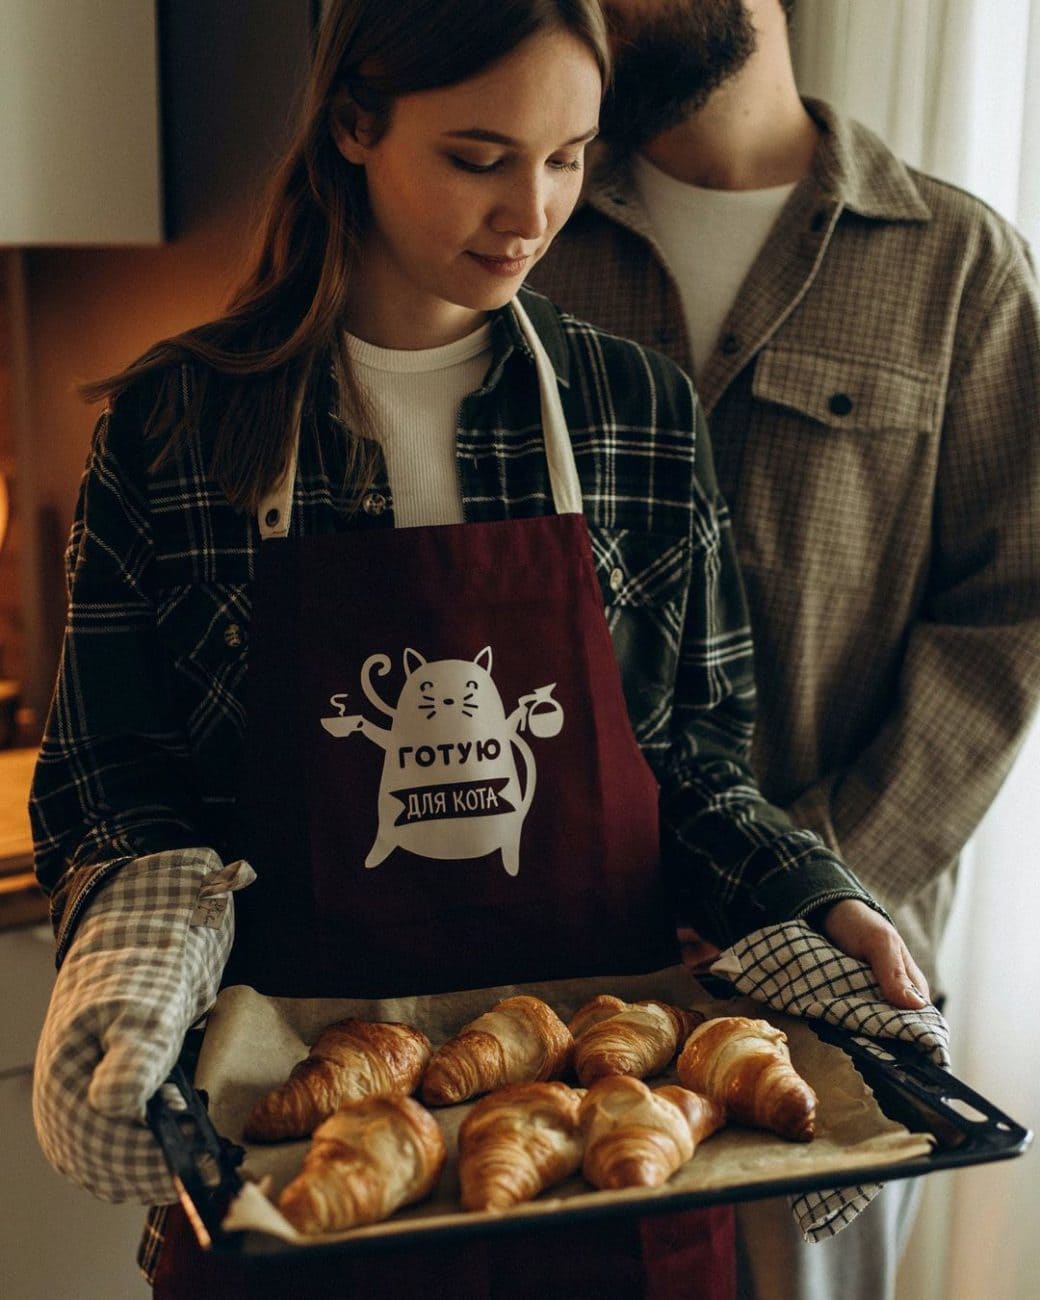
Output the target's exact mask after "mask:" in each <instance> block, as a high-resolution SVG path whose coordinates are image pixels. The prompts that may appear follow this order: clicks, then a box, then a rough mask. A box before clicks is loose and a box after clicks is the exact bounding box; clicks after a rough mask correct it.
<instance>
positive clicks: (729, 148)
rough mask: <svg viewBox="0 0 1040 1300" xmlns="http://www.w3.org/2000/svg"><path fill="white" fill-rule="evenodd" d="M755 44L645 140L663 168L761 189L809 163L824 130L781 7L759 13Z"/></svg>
mask: <svg viewBox="0 0 1040 1300" xmlns="http://www.w3.org/2000/svg"><path fill="white" fill-rule="evenodd" d="M756 29H757V37H758V43H757V48H756V49H755V52H754V53H753V54H752V55H751V57H750V58H749V59H748V61H747V62H746V63H745V64H744V66H743V67H742V68H741V69H740V71H739V72H738V73H737V74H736V76H734V77H733V78H731V80H729V81H727V82H725V83H724V84H723V85H722V86H720V87H719V89H718V90H716V91H715V93H714V94H713V95H712V96H711V98H710V99H709V100H708V102H707V103H706V104H705V105H704V107H703V108H701V109H699V110H698V111H697V112H695V113H692V114H691V115H690V116H689V117H688V118H686V119H685V120H684V121H683V122H680V123H679V124H678V125H677V126H674V127H672V128H671V129H670V130H668V131H663V132H662V133H661V134H660V135H658V136H655V137H654V138H653V139H652V140H650V141H648V142H647V144H645V145H644V146H643V149H642V152H643V154H644V155H645V156H646V157H647V158H648V159H649V160H650V161H651V162H652V163H653V164H654V165H655V166H657V167H659V168H660V169H661V171H663V172H666V173H667V174H668V175H669V176H673V177H674V178H675V179H676V180H679V181H683V182H684V183H685V184H687V185H698V186H700V187H702V188H704V189H713V190H764V189H770V188H772V187H773V186H777V185H788V184H790V183H791V182H792V181H798V180H800V179H801V178H802V177H803V176H804V175H806V173H807V172H808V171H809V170H810V168H811V167H812V160H813V155H814V154H815V152H816V146H817V143H818V142H819V129H818V127H817V126H816V123H815V122H814V121H813V119H812V118H811V117H810V115H809V114H808V113H807V112H806V110H805V106H804V105H803V104H802V101H801V99H800V98H799V95H798V88H797V86H796V84H795V79H794V71H793V69H792V67H791V51H790V45H789V43H788V36H787V23H786V19H785V18H784V15H783V13H782V12H781V10H780V6H779V5H778V4H777V5H772V4H771V5H764V6H762V8H761V10H760V11H759V12H758V13H757V14H756Z"/></svg>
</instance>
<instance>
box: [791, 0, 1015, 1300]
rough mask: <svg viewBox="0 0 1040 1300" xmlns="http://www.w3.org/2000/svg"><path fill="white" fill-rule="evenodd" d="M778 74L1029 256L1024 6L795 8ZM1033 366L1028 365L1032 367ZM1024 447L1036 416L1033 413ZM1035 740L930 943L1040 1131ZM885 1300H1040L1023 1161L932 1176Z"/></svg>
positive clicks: (958, 1037) (842, 0)
mask: <svg viewBox="0 0 1040 1300" xmlns="http://www.w3.org/2000/svg"><path fill="white" fill-rule="evenodd" d="M794 30H795V66H796V70H797V73H798V80H799V85H800V86H801V88H802V89H803V91H804V92H806V93H808V94H812V95H817V96H820V97H821V98H824V99H827V100H830V101H831V102H832V103H834V104H836V105H838V106H840V107H841V108H843V109H844V110H845V111H846V112H848V113H850V114H851V115H852V116H854V117H857V118H859V119H860V120H861V121H863V122H865V123H866V124H867V125H868V126H870V127H872V128H873V129H874V130H875V131H877V133H878V134H879V135H881V136H882V137H883V138H884V139H885V140H886V141H887V143H888V144H889V145H891V146H892V147H893V148H894V149H895V150H896V152H897V153H899V154H900V155H901V156H902V157H903V158H904V159H906V161H907V162H910V163H912V164H913V165H914V166H917V167H920V168H922V169H923V170H925V171H928V172H931V173H932V174H933V175H937V176H940V177H942V178H943V179H944V180H948V181H950V182H952V183H953V184H955V185H959V186H961V187H962V188H963V189H966V190H970V191H971V192H973V193H975V194H977V195H979V196H980V197H981V198H983V199H985V201H986V202H987V203H989V204H990V205H991V206H992V207H994V208H996V209H997V211H999V212H1000V213H1001V214H1002V215H1004V216H1005V217H1007V218H1008V219H1009V220H1011V221H1012V222H1014V223H1015V224H1016V225H1017V226H1018V228H1019V229H1020V230H1022V231H1023V233H1024V234H1025V235H1026V236H1027V238H1028V239H1029V240H1030V242H1031V244H1032V245H1033V248H1034V251H1035V252H1036V253H1038V254H1040V0H798V3H797V5H796V10H795V29H794ZM1037 364H1038V365H1040V358H1037ZM1037 420H1038V430H1037V432H1038V436H1040V412H1038V413H1037ZM1038 790H1040V726H1038V727H1037V728H1035V729H1034V731H1033V733H1032V734H1031V736H1030V738H1029V740H1028V741H1027V743H1026V746H1025V748H1024V750H1023V752H1022V754H1021V756H1020V758H1019V760H1018V762H1017V764H1016V766H1015V769H1014V771H1013V772H1012V775H1011V777H1010V778H1009V779H1008V781H1007V783H1006V785H1005V786H1004V788H1003V790H1002V791H1001V793H1000V795H999V796H998V798H997V800H996V802H995V803H994V805H993V807H992V808H991V810H990V812H989V814H988V815H987V817H986V820H985V821H984V823H983V825H982V826H981V827H980V828H979V830H978V832H977V834H976V835H975V837H974V839H973V841H972V843H971V845H970V847H969V849H968V852H967V853H966V855H965V872H964V877H963V883H962V885H961V887H960V891H959V896H958V901H957V906H956V909H955V915H954V918H953V921H952V923H951V926H950V931H949V934H948V936H947V939H946V942H945V945H944V954H943V955H944V962H943V966H944V970H945V971H947V972H948V974H949V976H950V988H949V994H950V1000H949V1005H948V1014H949V1017H950V1020H951V1023H952V1026H953V1030H954V1070H955V1072H956V1073H957V1074H958V1075H959V1076H960V1077H961V1078H962V1079H964V1080H965V1081H966V1082H968V1083H970V1084H971V1085H972V1086H973V1087H974V1088H975V1089H976V1090H977V1091H978V1092H980V1093H982V1094H983V1096H985V1097H988V1098H989V1099H990V1100H991V1101H992V1102H994V1103H995V1104H997V1105H998V1106H1000V1107H1001V1108H1002V1109H1003V1110H1005V1111H1006V1112H1007V1113H1008V1114H1010V1115H1011V1116H1012V1117H1013V1118H1014V1119H1016V1120H1018V1121H1019V1122H1020V1123H1022V1124H1025V1125H1027V1126H1028V1127H1030V1128H1032V1129H1034V1130H1035V1129H1038V1128H1040V800H1038V799H1037V792H1038ZM924 1181H925V1199H924V1204H923V1207H922V1213H921V1217H920V1219H919V1220H918V1225H917V1228H916V1230H915V1232H914V1235H913V1237H912V1239H911V1245H910V1248H909V1250H908V1253H907V1257H906V1259H905V1260H904V1264H903V1268H902V1270H901V1274H900V1289H899V1300H983V1298H984V1300H1032V1297H1034V1296H1037V1295H1040V1156H1038V1154H1037V1152H1036V1151H1031V1152H1029V1153H1028V1154H1027V1155H1025V1156H1024V1157H1019V1158H1017V1159H1015V1160H1012V1161H1007V1162H1001V1163H996V1164H990V1165H983V1166H978V1167H975V1168H970V1169H965V1170H961V1171H958V1172H956V1173H946V1174H933V1175H930V1176H929V1177H928V1178H926V1179H925V1180H924Z"/></svg>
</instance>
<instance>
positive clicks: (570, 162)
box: [336, 31, 602, 348]
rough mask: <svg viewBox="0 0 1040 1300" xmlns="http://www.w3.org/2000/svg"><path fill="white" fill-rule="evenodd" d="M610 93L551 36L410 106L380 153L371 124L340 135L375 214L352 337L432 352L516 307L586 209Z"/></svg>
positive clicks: (567, 38)
mask: <svg viewBox="0 0 1040 1300" xmlns="http://www.w3.org/2000/svg"><path fill="white" fill-rule="evenodd" d="M601 90H602V86H601V79H600V73H599V67H598V65H597V63H596V60H595V58H594V56H593V54H592V53H591V51H590V50H589V49H588V47H587V46H586V45H585V44H584V43H583V42H582V41H580V40H579V39H578V38H577V37H575V36H573V35H571V34H570V33H569V32H564V31H556V32H548V33H543V34H539V35H536V36H533V37H531V38H530V39H529V40H527V41H525V42H524V43H523V44H522V45H520V46H518V47H517V48H516V49H515V50H513V51H512V52H511V53H510V54H508V55H507V56H506V57H505V58H503V59H501V60H500V61H499V62H498V63H496V64H494V65H493V66H492V67H491V68H489V69H487V70H486V71H484V72H481V73H480V74H478V75H477V76H475V77H472V78H470V80H468V81H464V82H460V83H459V84H457V85H454V86H448V87H445V88H443V89H439V90H428V91H422V92H419V93H417V94H413V95H404V96H402V97H401V98H400V99H398V100H396V101H395V103H394V107H393V113H392V115H391V119H390V123H389V126H388V127H387V129H386V130H385V131H384V133H383V134H382V136H380V137H379V138H378V139H376V140H375V142H374V143H373V142H372V133H371V131H370V130H369V129H368V128H369V127H370V125H371V124H370V123H368V122H367V121H366V120H365V118H364V116H362V118H361V120H360V121H359V123H358V126H357V129H356V130H355V131H354V132H351V133H348V132H346V131H345V130H341V131H340V132H339V133H338V134H337V140H336V142H337V145H338V147H339V149H340V152H341V153H342V154H343V155H344V157H345V158H346V159H347V160H348V161H349V162H351V163H354V164H357V165H360V166H363V167H364V168H365V173H366V181H367V187H368V196H369V204H370V209H371V213H372V222H371V225H370V227H369V230H368V232H367V235H366V238H365V242H364V246H363V249H362V258H361V265H360V267H359V271H358V274H357V280H356V287H355V290H354V291H353V292H352V294H351V302H350V308H349V311H348V319H347V327H348V329H350V330H351V331H352V332H353V333H356V334H358V335H359V336H360V337H362V338H365V339H367V340H368V341H369V342H372V343H376V344H378V345H380V346H383V347H399V348H420V347H434V346H437V345H439V344H441V343H445V342H449V341H451V340H453V339H455V338H459V337H462V335H464V334H466V333H468V332H469V330H471V329H473V328H475V327H476V325H477V324H478V323H479V320H480V319H481V318H482V317H483V315H484V314H485V313H486V312H488V311H491V310H493V309H495V308H497V307H501V306H503V305H504V304H505V303H507V302H508V301H509V300H510V299H511V298H512V297H513V296H514V294H515V293H516V291H517V289H518V288H519V286H520V284H521V283H522V282H523V279H524V276H525V275H526V274H527V273H528V271H529V270H530V269H531V267H532V266H533V265H534V263H535V262H536V261H537V260H538V259H539V258H540V257H541V256H542V254H543V253H544V252H545V250H546V249H547V248H548V247H549V245H550V243H551V242H552V240H553V237H554V236H555V235H556V233H557V231H558V230H559V229H560V227H561V226H562V225H563V223H564V222H565V221H566V220H567V217H568V216H569V215H570V213H571V211H572V209H573V208H574V205H575V203H576V202H577V199H578V194H579V192H580V189H581V181H582V173H581V169H582V164H583V158H584V152H585V145H586V144H587V143H588V141H589V140H590V139H591V138H592V136H593V135H594V134H595V131H596V124H597V120H598V117H599V106H600V97H601Z"/></svg>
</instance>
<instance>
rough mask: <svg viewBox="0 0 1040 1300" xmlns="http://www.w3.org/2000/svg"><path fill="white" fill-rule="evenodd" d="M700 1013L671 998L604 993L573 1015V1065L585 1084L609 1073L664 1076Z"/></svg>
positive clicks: (571, 1027) (637, 1076) (641, 1077)
mask: <svg viewBox="0 0 1040 1300" xmlns="http://www.w3.org/2000/svg"><path fill="white" fill-rule="evenodd" d="M703 1019H704V1017H703V1016H702V1015H701V1014H700V1012H697V1011H684V1010H683V1009H682V1008H681V1007H673V1006H670V1005H669V1004H668V1003H667V1002H657V1001H656V1000H646V1001H642V1002H622V1001H621V999H620V998H614V997H611V996H610V995H609V994H607V993H601V994H600V995H599V997H595V998H593V999H592V1001H591V1002H586V1003H585V1005H584V1006H583V1007H580V1008H579V1009H578V1010H577V1011H576V1012H575V1013H574V1015H573V1016H572V1017H571V1020H570V1023H569V1025H568V1028H569V1029H570V1031H571V1033H572V1034H573V1035H574V1069H575V1071H576V1072H577V1075H578V1078H579V1080H580V1081H581V1082H582V1083H584V1084H590V1083H593V1082H595V1080H596V1079H601V1078H603V1077H604V1076H605V1075H611V1074H629V1075H632V1076H633V1077H634V1078H637V1079H645V1078H647V1077H648V1076H649V1075H652V1074H659V1073H660V1071H661V1070H663V1069H664V1068H665V1066H666V1065H667V1064H668V1062H669V1061H670V1060H671V1059H672V1057H673V1056H674V1055H675V1053H676V1052H677V1051H678V1050H679V1047H680V1045H681V1044H682V1043H683V1042H684V1041H685V1039H686V1036H687V1035H688V1034H689V1033H690V1032H691V1031H692V1030H693V1029H694V1027H695V1026H696V1025H699V1024H700V1023H701V1021H703Z"/></svg>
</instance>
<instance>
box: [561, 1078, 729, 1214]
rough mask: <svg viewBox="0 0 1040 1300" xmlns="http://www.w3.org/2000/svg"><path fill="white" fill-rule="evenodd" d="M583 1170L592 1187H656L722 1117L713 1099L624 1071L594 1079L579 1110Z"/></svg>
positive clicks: (710, 1133) (722, 1119)
mask: <svg viewBox="0 0 1040 1300" xmlns="http://www.w3.org/2000/svg"><path fill="white" fill-rule="evenodd" d="M579 1118H580V1121H581V1129H582V1133H583V1134H584V1137H585V1158H584V1162H583V1165H582V1173H583V1174H584V1175H585V1177H586V1178H587V1179H588V1181H589V1182H590V1183H592V1185H593V1186H594V1187H599V1188H602V1189H616V1188H619V1187H660V1186H661V1184H662V1183H665V1182H667V1181H668V1179H669V1178H671V1176H672V1174H674V1173H675V1171H676V1170H677V1169H679V1168H680V1167H681V1166H682V1165H684V1164H685V1163H686V1161H687V1160H689V1159H690V1158H691V1157H692V1156H693V1153H694V1151H695V1150H696V1149H697V1146H698V1144H699V1143H701V1142H703V1141H704V1139H705V1138H708V1137H710V1136H711V1135H712V1133H714V1132H715V1131H716V1130H717V1129H719V1128H721V1126H722V1124H723V1122H724V1120H725V1110H724V1108H723V1107H722V1106H721V1105H720V1104H719V1103H718V1102H716V1101H712V1100H711V1099H710V1098H708V1097H703V1096H700V1095H699V1094H697V1093H694V1092H688V1091H687V1090H686V1089H685V1088H679V1087H676V1086H675V1084H667V1085H665V1086H664V1087H663V1088H656V1089H654V1090H653V1091H651V1090H650V1089H649V1088H648V1087H647V1086H646V1084H645V1083H643V1082H642V1080H641V1079H633V1078H630V1077H627V1076H624V1075H618V1076H608V1077H606V1078H603V1079H599V1080H598V1081H597V1082H596V1083H594V1084H593V1085H592V1087H591V1088H590V1089H589V1090H588V1092H587V1093H586V1094H585V1098H584V1100H583V1101H582V1103H581V1109H580V1111H579Z"/></svg>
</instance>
